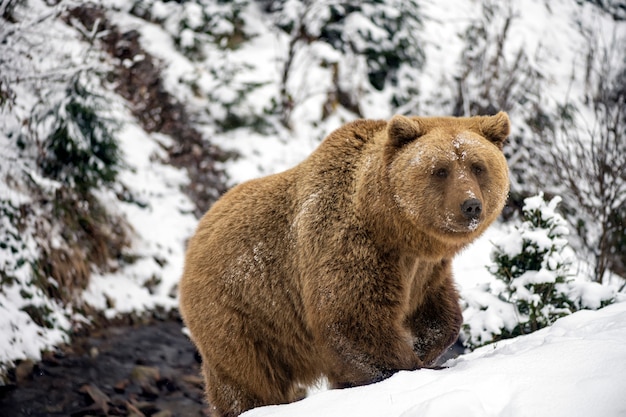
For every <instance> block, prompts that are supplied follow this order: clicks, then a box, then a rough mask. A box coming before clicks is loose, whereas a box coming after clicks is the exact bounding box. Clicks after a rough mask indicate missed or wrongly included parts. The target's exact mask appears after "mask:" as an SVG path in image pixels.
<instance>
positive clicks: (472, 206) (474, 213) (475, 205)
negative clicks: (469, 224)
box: [461, 198, 483, 219]
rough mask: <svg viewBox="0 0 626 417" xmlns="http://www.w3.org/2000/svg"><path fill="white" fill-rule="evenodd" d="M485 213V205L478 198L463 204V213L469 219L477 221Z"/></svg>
mask: <svg viewBox="0 0 626 417" xmlns="http://www.w3.org/2000/svg"><path fill="white" fill-rule="evenodd" d="M482 211H483V205H482V203H481V202H480V200H479V199H477V198H470V199H467V200H465V201H464V202H463V204H461V213H463V216H465V218H467V219H476V218H478V217H479V216H480V213H481V212H482Z"/></svg>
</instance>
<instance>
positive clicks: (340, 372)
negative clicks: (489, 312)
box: [180, 112, 510, 416]
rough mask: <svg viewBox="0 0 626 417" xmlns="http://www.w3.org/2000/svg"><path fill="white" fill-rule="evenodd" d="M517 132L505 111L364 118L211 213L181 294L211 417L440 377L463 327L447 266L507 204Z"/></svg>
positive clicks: (193, 243)
mask: <svg viewBox="0 0 626 417" xmlns="http://www.w3.org/2000/svg"><path fill="white" fill-rule="evenodd" d="M509 128H510V127H509V118H508V116H507V115H506V114H505V113H503V112H500V113H498V114H497V115H495V116H481V117H469V118H454V117H405V116H395V117H394V118H392V119H391V120H390V121H388V122H387V121H380V120H379V121H374V120H358V121H355V122H352V123H348V124H346V125H344V126H343V127H341V128H339V129H337V130H335V131H334V132H332V133H331V134H330V135H329V136H328V137H327V138H326V139H325V140H324V141H323V142H322V143H321V144H320V146H319V147H318V148H317V150H315V151H314V152H313V153H312V154H311V155H310V156H309V157H308V159H306V160H305V161H303V162H302V163H300V164H299V165H297V166H296V167H294V168H292V169H290V170H288V171H285V172H283V173H280V174H276V175H271V176H268V177H265V178H261V179H256V180H252V181H249V182H246V183H243V184H241V185H239V186H237V187H235V188H233V189H232V190H231V191H229V192H228V193H226V194H225V195H224V196H223V197H222V198H221V199H220V200H219V201H218V202H217V203H215V205H214V206H213V207H212V208H211V209H210V210H209V211H208V212H207V214H206V215H205V216H204V217H203V218H202V220H201V221H200V223H199V226H198V229H197V231H196V233H195V235H194V236H193V237H192V239H191V240H190V242H189V246H188V249H187V255H186V263H185V269H184V274H183V277H182V280H181V283H180V309H181V312H182V315H183V318H184V321H185V323H186V325H187V326H188V328H189V330H190V332H191V336H192V339H193V341H194V342H195V344H196V346H197V347H198V350H199V352H200V354H201V355H202V360H203V362H202V369H203V373H204V378H205V381H206V393H207V398H208V401H209V403H210V404H211V406H212V407H213V411H214V414H215V415H217V416H235V415H238V414H240V413H242V412H243V411H245V410H248V409H250V408H253V407H257V406H262V405H267V404H279V403H286V402H291V401H294V400H296V399H298V398H299V395H300V393H302V392H303V389H302V387H304V386H306V385H308V384H311V383H314V382H315V381H316V380H318V379H319V378H320V377H321V376H325V377H326V378H327V379H328V381H329V382H330V384H331V386H332V387H351V386H357V385H363V384H369V383H372V382H375V381H380V380H382V379H384V378H386V377H388V376H390V375H391V374H393V373H394V372H396V371H398V370H412V369H419V368H423V367H427V366H429V365H432V364H433V362H434V361H435V360H436V359H437V358H438V357H439V356H440V355H441V354H442V353H443V352H444V351H445V350H446V349H447V348H448V347H449V346H450V345H451V344H452V343H453V342H454V341H455V340H456V338H457V336H458V332H459V328H460V326H461V322H462V317H461V310H460V307H459V300H458V298H459V296H458V293H457V290H456V289H455V284H454V282H453V279H452V271H451V261H452V258H453V257H454V256H455V254H457V253H458V252H459V251H460V250H461V249H463V248H464V247H466V246H467V245H468V244H469V243H470V242H472V241H473V240H475V239H476V238H477V237H478V236H479V235H480V234H481V233H483V232H484V230H485V229H486V228H487V227H488V226H489V225H490V224H491V223H492V222H493V221H494V220H495V219H496V217H497V216H498V215H499V213H500V211H501V210H502V208H503V206H504V204H505V201H506V198H507V195H508V187H509V180H508V168H507V164H506V161H505V158H504V156H503V153H502V146H503V143H504V141H505V139H506V138H507V136H508V134H509Z"/></svg>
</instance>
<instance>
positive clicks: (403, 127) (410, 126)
mask: <svg viewBox="0 0 626 417" xmlns="http://www.w3.org/2000/svg"><path fill="white" fill-rule="evenodd" d="M421 134H422V132H421V129H420V125H419V124H418V122H417V121H415V120H413V119H409V118H408V117H406V116H401V115H396V116H393V118H392V119H391V120H390V121H389V123H388V125H387V138H388V140H389V144H390V145H392V146H394V147H396V148H400V147H402V146H404V145H406V144H407V143H409V142H412V141H413V140H415V139H417V138H418V137H419V136H421Z"/></svg>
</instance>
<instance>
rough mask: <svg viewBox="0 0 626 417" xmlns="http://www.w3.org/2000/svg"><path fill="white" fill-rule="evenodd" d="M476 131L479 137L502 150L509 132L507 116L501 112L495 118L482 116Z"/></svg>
mask: <svg viewBox="0 0 626 417" xmlns="http://www.w3.org/2000/svg"><path fill="white" fill-rule="evenodd" d="M478 130H479V131H480V134H481V135H483V136H484V137H485V138H487V139H488V140H490V141H491V142H493V143H494V144H495V145H496V146H497V147H498V148H500V149H502V147H503V146H504V141H505V140H506V138H507V137H508V136H509V133H510V132H511V122H510V121H509V116H508V115H507V114H506V113H505V112H503V111H501V112H499V113H498V114H496V115H495V116H483V117H481V118H480V121H479V122H478Z"/></svg>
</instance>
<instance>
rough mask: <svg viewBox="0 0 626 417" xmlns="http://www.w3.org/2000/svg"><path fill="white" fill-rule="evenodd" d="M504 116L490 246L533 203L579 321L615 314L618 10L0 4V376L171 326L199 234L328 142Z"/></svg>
mask: <svg viewBox="0 0 626 417" xmlns="http://www.w3.org/2000/svg"><path fill="white" fill-rule="evenodd" d="M499 110H504V111H507V112H508V113H509V115H510V118H511V120H512V126H513V131H512V134H511V137H510V141H509V144H508V145H507V147H506V150H505V152H506V156H507V160H508V162H509V167H510V172H511V182H512V184H511V194H510V198H509V203H508V206H507V208H506V210H505V212H504V213H503V215H502V218H501V221H500V223H499V224H498V225H497V226H496V228H499V229H498V230H501V231H509V232H510V231H517V232H519V233H518V237H519V236H521V235H522V231H523V230H524V229H523V227H524V226H523V224H524V223H523V217H522V207H523V206H524V204H525V203H524V200H525V199H526V198H528V197H531V196H535V195H537V194H539V193H543V195H544V196H545V197H546V199H547V200H551V201H553V203H552V204H551V205H549V206H546V207H549V208H550V210H553V211H558V217H559V218H561V217H562V218H563V219H564V220H563V222H564V223H563V224H566V226H567V229H568V230H569V234H567V233H564V234H559V236H557V237H558V238H563V239H565V238H566V239H567V240H566V241H565V242H562V241H561V243H559V245H560V246H559V251H560V248H561V247H562V246H565V245H566V244H567V246H568V247H569V248H570V249H569V250H570V252H571V253H570V255H573V256H574V257H575V258H576V259H575V262H573V263H570V265H569V268H570V269H568V272H567V273H568V274H574V275H576V276H577V279H581V280H584V281H586V282H589V283H594V282H595V283H597V284H595V285H602V286H603V287H602V289H598V288H600V287H593V289H590V288H591V287H589V285H587V286H586V287H585V288H587V290H588V291H587V290H585V291H587V292H588V293H589V292H591V293H594V294H599V295H597V296H595V297H593V296H591V297H590V299H592V301H589V302H588V303H587V304H589V305H584V304H585V303H584V302H583V301H580V302H579V304H578V307H579V308H584V307H593V308H598V307H600V306H601V305H604V303H605V302H609V300H611V301H615V300H617V299H619V298H620V297H619V293H620V292H622V293H623V292H624V283H625V281H624V278H626V4H625V3H624V2H623V1H619V0H553V1H548V0H523V1H512V0H505V1H496V0H467V1H460V0H457V1H455V0H442V1H435V0H423V1H420V0H367V1H353V0H344V1H341V0H324V1H313V0H257V1H254V0H232V1H225V0H188V1H182V0H181V1H161V0H133V1H126V0H103V1H100V2H82V1H73V0H61V1H56V0H45V1H44V0H0V333H1V334H2V340H0V374H2V371H5V370H6V369H7V367H10V366H11V365H12V364H13V363H14V361H15V360H19V359H23V358H25V357H30V358H35V359H36V358H39V355H40V352H41V351H42V350H44V349H49V348H51V347H53V346H54V345H56V344H59V343H63V342H67V341H69V340H70V339H71V336H72V334H74V333H75V332H78V331H80V329H81V328H84V327H85V326H89V325H90V324H92V323H95V322H100V323H101V322H103V320H102V319H111V318H114V317H117V316H119V315H123V314H128V313H135V314H160V313H161V312H167V311H169V310H171V309H173V308H175V307H176V286H177V282H178V279H179V277H180V273H181V270H182V262H183V254H184V247H185V241H186V239H187V238H188V237H189V236H190V235H191V234H192V233H193V230H194V228H195V225H196V223H197V220H198V218H199V216H201V215H202V214H203V213H204V212H205V211H206V210H207V209H208V208H209V207H210V205H211V204H212V203H213V202H214V201H215V200H216V199H217V198H218V197H219V195H220V194H221V193H223V192H224V191H225V190H226V189H228V188H229V187H230V186H232V185H234V184H236V183H239V182H241V181H244V180H246V179H249V178H252V177H256V176H260V175H265V174H269V173H272V172H277V171H281V170H283V169H286V168H288V167H290V166H292V165H294V164H296V163H297V162H298V161H300V160H302V159H303V158H304V157H306V155H308V154H309V153H310V152H311V151H312V150H313V149H314V148H315V146H316V145H317V144H318V143H319V142H320V140H321V139H323V137H324V136H326V135H327V134H328V133H329V132H330V131H332V130H333V129H334V128H336V127H338V126H340V125H341V124H343V123H345V122H347V121H350V120H353V119H355V118H359V117H366V118H389V117H391V116H392V115H393V114H396V113H402V114H415V115H455V116H469V115H481V114H494V113H495V112H497V111H499ZM554 196H559V198H560V199H561V203H560V205H559V206H558V210H557V207H556V200H552V198H553V197H554ZM531 201H535V200H532V199H531ZM552 237H554V236H552ZM505 246H506V245H505ZM492 269H493V266H492ZM572 271H574V272H572ZM458 278H459V279H462V277H458ZM483 288H486V289H489V288H488V287H483ZM463 294H464V295H465V294H468V297H466V298H465V299H464V305H465V306H466V308H467V309H468V310H467V311H470V310H471V309H472V308H473V309H474V310H475V311H476V312H479V311H485V310H488V306H487V304H488V303H489V302H483V304H482V305H481V301H480V300H484V295H481V296H477V295H475V296H474V298H471V297H470V296H471V294H475V293H472V292H471V291H468V292H463ZM503 294H505V292H504V290H500V292H499V293H496V294H495V295H494V296H493V298H494V299H497V300H500V301H502V299H503V297H504V295H503ZM579 295H580V297H579V298H580V299H581V300H582V298H584V297H582V295H581V294H579ZM470 298H471V299H470ZM504 298H506V297H504ZM588 300H589V297H588ZM494 302H495V301H494ZM591 304H594V305H591ZM496 310H497V309H496ZM498 311H499V314H502V310H501V309H500V310H498ZM472 314H474V313H472ZM471 317H475V314H474V315H473V316H472V315H471V314H470V315H466V318H468V319H470V318H471ZM505 324H506V323H505ZM498 326H502V324H499V325H496V327H498ZM505 327H506V326H505ZM483 330H484V328H483ZM468 337H469V338H470V339H469V340H471V335H470V336H468ZM478 344H479V343H478ZM1 380H2V378H0V381H1Z"/></svg>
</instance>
